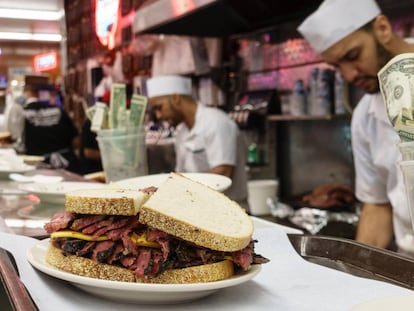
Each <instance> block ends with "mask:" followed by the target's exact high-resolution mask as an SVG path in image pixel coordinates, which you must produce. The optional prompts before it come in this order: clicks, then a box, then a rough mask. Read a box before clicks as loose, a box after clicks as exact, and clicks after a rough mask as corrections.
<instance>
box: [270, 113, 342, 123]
mask: <svg viewBox="0 0 414 311" xmlns="http://www.w3.org/2000/svg"><path fill="white" fill-rule="evenodd" d="M345 118H350V115H348V114H340V115H337V114H325V115H320V116H313V115H300V116H292V115H281V114H272V115H268V116H267V118H266V119H267V121H269V122H279V121H313V120H333V119H345Z"/></svg>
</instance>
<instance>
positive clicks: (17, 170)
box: [0, 164, 36, 174]
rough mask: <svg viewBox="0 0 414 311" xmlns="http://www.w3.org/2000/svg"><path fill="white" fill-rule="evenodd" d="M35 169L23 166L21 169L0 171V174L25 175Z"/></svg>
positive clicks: (34, 167) (26, 165)
mask: <svg viewBox="0 0 414 311" xmlns="http://www.w3.org/2000/svg"><path fill="white" fill-rule="evenodd" d="M35 169H36V166H33V165H28V164H25V166H24V167H21V168H10V169H0V174H11V173H26V172H29V171H33V170H35Z"/></svg>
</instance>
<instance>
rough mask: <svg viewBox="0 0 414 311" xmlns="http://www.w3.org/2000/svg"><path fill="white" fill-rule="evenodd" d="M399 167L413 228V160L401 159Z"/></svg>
mask: <svg viewBox="0 0 414 311" xmlns="http://www.w3.org/2000/svg"><path fill="white" fill-rule="evenodd" d="M400 168H401V171H402V173H403V176H404V184H405V192H406V195H407V201H408V209H409V211H410V216H411V224H412V227H413V230H414V160H410V161H401V162H400Z"/></svg>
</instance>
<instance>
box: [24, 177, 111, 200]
mask: <svg viewBox="0 0 414 311" xmlns="http://www.w3.org/2000/svg"><path fill="white" fill-rule="evenodd" d="M102 187H104V185H103V184H101V183H93V182H75V181H62V182H57V183H28V184H21V185H19V189H21V190H25V191H27V192H30V193H32V194H35V195H37V196H38V197H39V199H40V201H41V202H43V203H44V202H47V203H52V204H64V203H65V194H66V193H67V192H69V191H73V190H77V189H94V188H102Z"/></svg>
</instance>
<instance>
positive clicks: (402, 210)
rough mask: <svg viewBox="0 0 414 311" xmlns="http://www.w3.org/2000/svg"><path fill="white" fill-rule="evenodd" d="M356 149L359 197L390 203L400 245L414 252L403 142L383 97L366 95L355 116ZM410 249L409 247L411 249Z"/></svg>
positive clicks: (397, 240) (354, 145) (353, 129)
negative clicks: (402, 168) (404, 172)
mask: <svg viewBox="0 0 414 311" xmlns="http://www.w3.org/2000/svg"><path fill="white" fill-rule="evenodd" d="M351 131H352V148H353V154H354V162H355V173H356V185H355V187H356V197H357V198H358V199H359V200H361V201H362V202H366V203H387V202H390V203H391V205H392V207H393V225H394V234H395V239H396V242H397V245H398V246H399V247H400V248H402V249H403V250H402V251H404V250H406V251H408V249H407V248H412V249H413V251H412V252H413V254H414V244H413V245H411V246H409V245H407V241H412V237H413V229H412V225H411V217H410V212H409V210H408V203H407V197H406V193H405V186H404V180H403V176H402V173H401V170H400V167H399V165H398V162H399V161H400V160H401V153H400V151H399V149H398V146H397V144H398V143H399V142H400V138H399V136H398V134H397V133H396V131H395V130H394V128H393V126H392V124H391V122H390V121H389V119H388V115H387V112H386V107H385V104H384V102H383V99H382V97H381V95H380V94H379V93H378V94H375V95H365V96H364V97H363V98H362V99H361V101H360V102H359V103H358V105H357V107H356V109H355V111H354V113H353V116H352V125H351ZM407 246H408V247H407Z"/></svg>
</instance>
